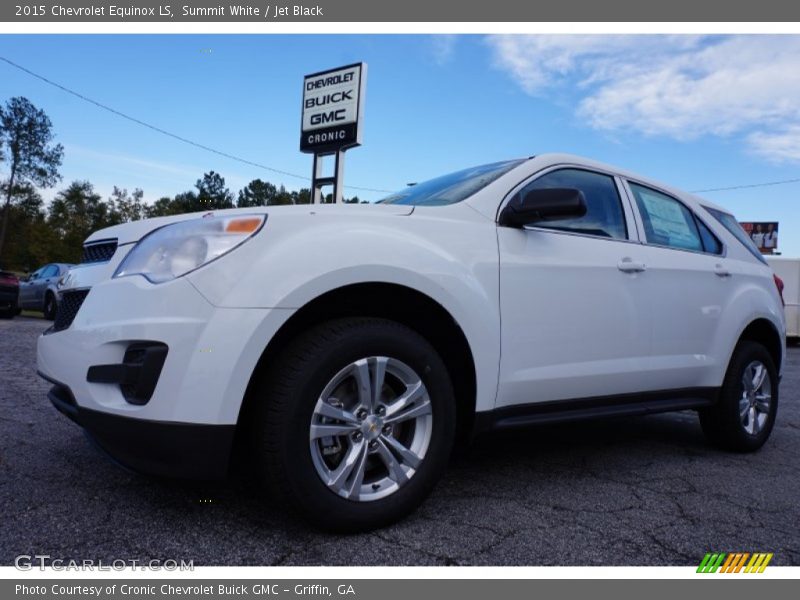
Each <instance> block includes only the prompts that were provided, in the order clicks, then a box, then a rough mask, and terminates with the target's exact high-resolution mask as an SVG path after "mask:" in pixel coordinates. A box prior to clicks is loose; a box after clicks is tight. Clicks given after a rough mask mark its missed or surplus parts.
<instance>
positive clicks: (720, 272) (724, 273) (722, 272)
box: [714, 265, 731, 277]
mask: <svg viewBox="0 0 800 600" xmlns="http://www.w3.org/2000/svg"><path fill="white" fill-rule="evenodd" d="M714 274H715V275H717V276H718V277H730V276H731V272H730V271H729V270H728V269H726V268H725V267H723V266H722V265H714Z"/></svg>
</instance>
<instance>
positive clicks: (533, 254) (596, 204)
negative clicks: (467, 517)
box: [497, 167, 652, 407]
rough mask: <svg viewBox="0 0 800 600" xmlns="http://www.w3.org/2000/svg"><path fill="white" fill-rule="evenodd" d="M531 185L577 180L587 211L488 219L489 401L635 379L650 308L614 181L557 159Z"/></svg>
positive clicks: (573, 394)
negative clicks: (492, 378)
mask: <svg viewBox="0 0 800 600" xmlns="http://www.w3.org/2000/svg"><path fill="white" fill-rule="evenodd" d="M534 188H577V189H579V190H581V191H582V192H583V194H584V196H585V199H586V203H587V214H586V215H585V216H584V217H581V218H579V219H571V220H564V221H551V222H547V223H543V224H541V225H538V226H535V227H527V228H523V229H516V228H510V227H498V228H497V234H498V241H499V248H500V306H501V320H502V323H501V332H502V339H501V352H502V354H501V362H500V382H499V389H498V400H497V406H498V407H502V406H510V405H524V404H531V403H538V402H544V401H554V400H564V399H575V398H587V397H596V396H611V395H617V394H624V393H629V392H635V391H637V390H639V389H641V387H642V386H643V381H642V369H643V367H644V361H645V360H646V356H647V355H648V353H649V351H650V333H651V330H652V323H651V315H652V312H651V310H650V308H649V306H648V305H647V302H648V291H647V288H646V287H645V286H646V281H645V279H644V278H643V277H642V273H641V271H640V266H641V263H642V260H643V259H642V256H641V252H640V250H641V244H639V242H638V234H637V229H636V227H635V226H634V220H633V218H632V215H633V213H632V210H631V206H630V205H629V203H628V202H627V198H625V200H623V197H624V195H623V194H622V193H621V190H622V188H621V182H620V181H619V180H618V179H617V178H616V177H615V176H614V175H613V174H611V173H604V172H599V171H593V170H587V169H584V168H577V167H561V168H555V169H552V170H549V171H547V172H545V173H543V174H539V175H535V176H534V177H533V178H532V179H531V180H529V181H528V182H525V183H523V184H522V185H520V186H518V189H516V190H514V191H513V192H512V194H510V195H509V197H513V196H514V195H515V194H516V193H525V192H526V191H527V190H529V189H534Z"/></svg>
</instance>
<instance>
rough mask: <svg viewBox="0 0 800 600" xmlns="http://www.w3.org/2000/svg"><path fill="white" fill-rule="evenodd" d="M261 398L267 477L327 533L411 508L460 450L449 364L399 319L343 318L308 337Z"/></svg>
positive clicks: (370, 524) (257, 430)
mask: <svg viewBox="0 0 800 600" xmlns="http://www.w3.org/2000/svg"><path fill="white" fill-rule="evenodd" d="M255 401H256V402H258V406H257V409H256V410H255V414H254V417H255V422H254V423H253V425H254V427H253V436H254V437H253V440H254V442H255V444H254V447H255V450H256V451H255V455H256V459H257V461H258V462H259V463H260V465H261V470H262V474H263V476H264V478H265V480H266V482H267V484H268V485H269V487H271V488H272V489H273V491H274V492H276V493H277V494H278V495H279V496H280V497H283V499H284V500H286V501H287V504H288V505H289V506H292V507H295V508H297V509H298V510H299V511H300V512H301V513H302V514H303V515H304V516H305V517H306V518H307V519H309V520H311V521H313V522H314V523H315V524H317V525H318V526H320V527H323V528H325V529H330V530H335V531H359V530H366V529H373V528H376V527H380V526H383V525H386V524H389V523H391V522H393V521H396V520H397V519H399V518H401V517H403V516H405V515H406V514H408V513H409V512H411V511H412V510H414V509H415V508H416V507H417V506H418V505H419V504H420V503H421V502H422V501H423V500H424V499H425V498H426V497H427V496H428V494H429V493H430V492H431V490H432V489H433V486H434V485H435V483H436V481H437V480H438V479H439V478H440V477H441V475H442V472H443V470H444V468H445V466H446V464H447V461H448V458H449V456H450V452H451V449H452V446H453V440H454V433H455V399H454V395H453V389H452V384H451V382H450V377H449V375H448V372H447V369H446V367H445V365H444V363H443V361H442V359H441V358H440V357H439V355H438V354H437V352H436V351H435V349H434V348H433V347H432V346H431V345H430V343H429V342H428V341H427V340H425V338H423V337H422V336H420V335H419V334H418V333H416V332H414V331H413V330H411V329H409V328H407V327H405V326H403V325H400V324H398V323H395V322H392V321H386V320H383V319H372V318H369V319H367V318H355V319H341V320H336V321H330V322H328V323H325V324H323V325H320V326H318V327H316V328H314V329H313V330H311V331H309V332H307V333H305V334H304V335H302V336H301V337H300V338H298V339H297V340H296V341H294V342H293V343H292V344H291V345H290V347H289V348H287V350H286V352H285V353H284V354H283V356H282V358H281V359H280V360H279V361H278V362H277V363H276V364H275V365H274V366H273V367H272V368H271V369H270V370H269V372H268V373H267V374H266V377H265V379H264V381H263V384H261V385H259V388H258V398H255Z"/></svg>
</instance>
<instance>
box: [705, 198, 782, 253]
mask: <svg viewBox="0 0 800 600" xmlns="http://www.w3.org/2000/svg"><path fill="white" fill-rule="evenodd" d="M703 208H704V209H706V210H707V211H708V213H709V214H710V215H711V216H712V217H714V218H715V219H716V220H717V221H719V222H720V224H721V225H722V226H723V227H724V228H725V229H727V230H728V231H730V232H731V233H732V234H733V236H734V237H735V238H736V239H737V240H739V241H740V242H741V243H742V245H743V246H744V247H745V248H747V250H748V252H750V254H752V255H753V256H755V257H756V258H757V259H758V260H759V261H761V262H762V263H764V264H765V265H766V264H768V263H767V259H766V258H764V257H763V256H761V252H759V251H758V248H756V246H755V244H753V240H751V239H750V236H749V235H747V232H746V231H745V230H744V229H742V226H741V225H739V221H737V220H736V217H734V216H733V215H732V214H730V213H726V212H723V211H721V210H717V209H716V208H710V207H708V206H704V207H703Z"/></svg>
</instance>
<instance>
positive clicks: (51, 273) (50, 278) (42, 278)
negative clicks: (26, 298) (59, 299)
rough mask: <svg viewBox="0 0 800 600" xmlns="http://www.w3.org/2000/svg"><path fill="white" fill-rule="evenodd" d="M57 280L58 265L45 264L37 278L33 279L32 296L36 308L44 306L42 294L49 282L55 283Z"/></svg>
mask: <svg viewBox="0 0 800 600" xmlns="http://www.w3.org/2000/svg"><path fill="white" fill-rule="evenodd" d="M57 280H58V265H47V266H46V267H44V268H43V269H42V270H41V273H40V275H39V278H38V279H37V280H36V281H34V282H33V283H34V285H33V296H34V300H35V304H36V308H37V310H40V309H41V308H42V306H44V294H45V292H46V291H47V286H48V285H50V283H55V282H56V281H57Z"/></svg>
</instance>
